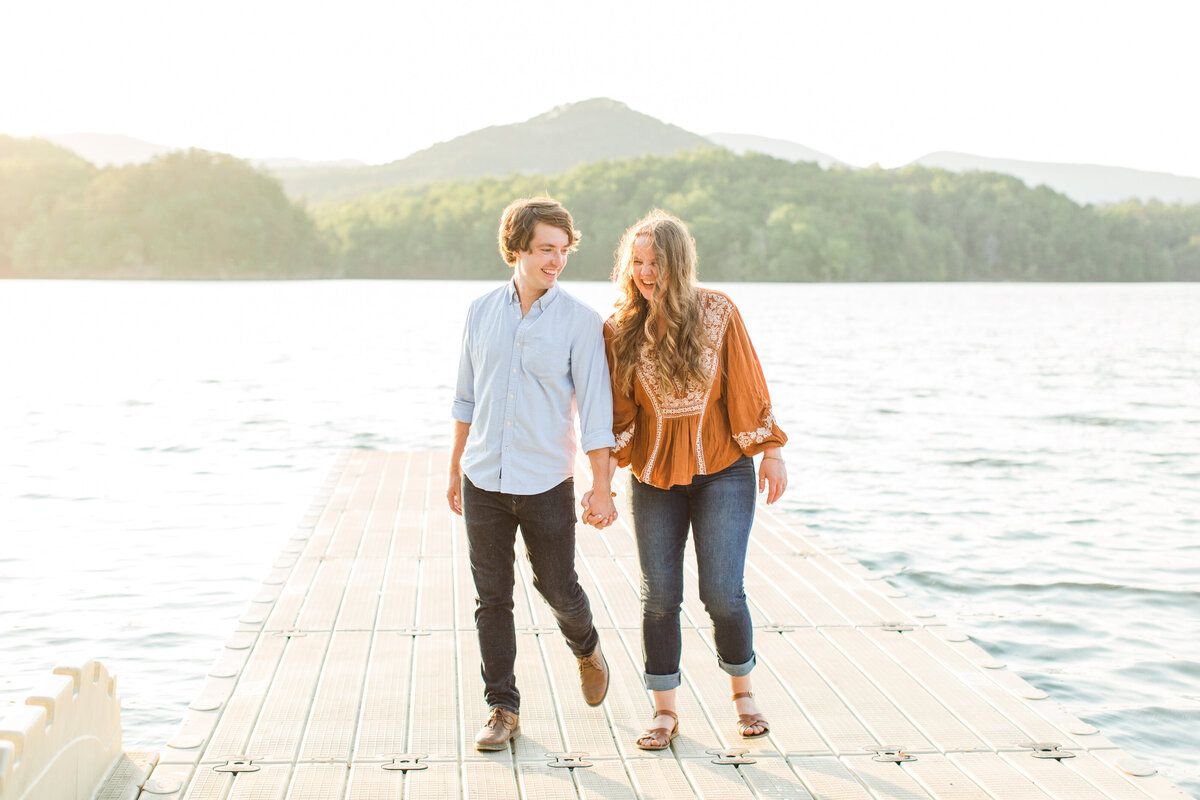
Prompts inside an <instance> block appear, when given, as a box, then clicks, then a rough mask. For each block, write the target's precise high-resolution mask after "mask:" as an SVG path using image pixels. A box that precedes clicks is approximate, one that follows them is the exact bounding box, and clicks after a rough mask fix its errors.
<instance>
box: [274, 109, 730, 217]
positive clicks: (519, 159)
mask: <svg viewBox="0 0 1200 800" xmlns="http://www.w3.org/2000/svg"><path fill="white" fill-rule="evenodd" d="M707 144H709V142H708V140H706V139H704V138H703V137H701V136H698V135H696V134H694V133H689V132H688V131H685V130H684V129H683V128H680V127H678V126H675V125H668V124H666V123H664V122H660V121H659V120H657V119H655V118H654V117H651V116H648V115H646V114H642V113H640V112H638V111H634V110H633V109H631V108H630V107H629V106H627V105H625V104H624V103H618V102H617V101H615V100H609V99H607V98H603V97H601V98H595V99H592V100H584V101H582V102H579V103H569V104H567V105H563V106H558V107H557V108H554V109H551V110H550V111H547V112H546V113H545V114H541V115H539V116H536V117H534V118H533V119H530V120H527V121H525V122H518V123H514V124H511V125H494V126H492V127H488V128H483V129H481V130H477V131H474V132H472V133H468V134H465V135H463V136H459V137H457V138H455V139H451V140H450V141H448V142H440V143H438V144H435V145H433V146H432V147H429V148H426V149H424V150H421V151H419V152H416V153H413V154H412V155H411V156H408V157H407V158H404V159H401V160H399V161H393V162H392V163H390V164H383V165H380V166H373V167H359V168H357V169H344V168H342V169H305V170H295V169H275V170H273V172H274V173H275V175H277V176H278V177H279V178H280V179H281V180H282V181H283V184H284V188H285V189H287V192H288V194H290V195H292V196H303V197H307V198H309V199H310V200H319V199H325V198H331V197H342V198H344V197H351V196H354V195H361V194H366V193H368V192H373V191H378V190H380V189H386V188H388V187H390V186H397V185H401V184H412V183H419V182H422V181H437V180H447V179H452V178H481V177H484V176H487V175H495V176H504V175H509V174H512V173H514V172H524V173H533V174H540V175H554V174H557V173H560V172H565V171H566V170H568V169H570V168H571V167H574V166H576V165H578V164H583V163H586V162H589V161H598V160H600V159H611V158H630V157H635V156H643V155H671V154H673V153H676V152H678V151H680V150H690V149H692V148H694V147H698V146H700V145H707Z"/></svg>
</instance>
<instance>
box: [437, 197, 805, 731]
mask: <svg viewBox="0 0 1200 800" xmlns="http://www.w3.org/2000/svg"><path fill="white" fill-rule="evenodd" d="M578 241H579V232H578V231H576V230H575V226H574V223H573V221H572V219H571V215H570V214H569V213H568V212H567V210H566V209H565V208H563V207H562V206H561V205H560V204H558V203H557V202H555V201H554V200H551V199H549V198H544V197H542V198H533V199H523V200H517V201H514V202H513V203H511V204H510V205H509V206H508V208H506V209H505V210H504V213H503V215H502V217H501V221H500V232H499V247H500V254H501V255H502V256H503V257H504V260H505V261H506V262H508V264H509V265H510V266H511V267H512V269H513V277H512V280H511V281H510V282H508V283H506V284H504V285H503V286H501V287H499V288H497V289H495V290H494V291H492V292H489V293H488V294H486V295H484V296H483V297H480V298H478V299H477V300H475V301H474V302H473V303H472V304H471V307H470V309H469V311H468V312H467V321H466V328H465V331H464V333H463V342H462V353H461V357H460V360H459V367H458V382H457V387H456V390H455V398H454V405H453V411H452V414H453V417H454V441H453V445H452V448H451V454H450V476H449V487H448V488H447V490H446V498H447V501H448V502H449V504H450V508H451V510H453V511H454V512H455V513H457V514H461V515H462V516H463V518H464V521H465V523H466V529H467V542H468V550H469V555H470V561H471V574H472V576H473V578H474V580H475V591H476V607H475V626H476V629H477V630H478V633H479V649H480V654H481V657H482V661H483V665H482V670H481V672H482V675H483V682H484V697H485V699H486V701H487V704H488V706H489V708H490V715H489V717H488V719H487V722H486V723H485V724H484V726H483V728H482V729H481V730H480V731H479V734H478V735H477V736H476V737H475V746H476V747H477V748H479V749H481V750H499V749H503V748H505V747H507V746H508V742H509V740H510V739H511V738H512V737H513V736H516V735H517V734H518V733H519V732H520V722H519V720H520V717H519V712H520V699H521V695H520V692H519V691H518V690H517V685H516V678H515V676H514V674H513V667H514V663H515V659H516V631H515V627H514V623H513V586H514V555H513V553H514V544H515V540H516V531H517V528H518V527H519V528H520V529H521V537H522V539H523V541H524V544H525V552H526V554H527V555H528V557H529V563H530V566H531V568H532V571H533V585H534V587H535V588H536V589H537V590H538V592H539V593H540V594H541V595H542V597H543V598H545V600H546V602H547V603H548V604H549V605H550V608H551V609H552V610H553V613H554V617H555V619H556V620H557V622H558V626H559V629H560V630H561V631H562V633H563V636H564V637H565V638H566V640H567V644H568V645H569V646H570V648H571V651H572V652H573V653H574V654H575V657H576V659H578V662H579V674H580V683H581V687H582V691H583V696H584V699H585V700H586V702H587V703H588V704H589V705H593V706H595V705H599V704H600V703H601V702H602V701H603V700H604V696H605V694H606V692H607V691H608V664H607V662H606V661H605V658H604V654H603V652H602V651H601V647H600V640H599V636H598V634H597V631H596V628H595V626H594V625H593V624H592V613H591V609H590V607H589V604H588V598H587V595H586V594H584V591H583V589H582V588H581V587H580V585H579V580H578V576H577V574H576V572H575V521H576V518H575V491H574V481H573V479H572V475H573V474H574V460H575V419H574V416H575V409H576V408H578V413H579V436H580V441H581V444H582V446H583V449H584V451H586V452H587V455H588V461H589V463H590V466H591V473H592V486H591V489H590V490H589V491H587V492H586V493H585V494H584V496H583V515H582V516H583V521H584V522H585V523H587V524H590V525H593V526H594V527H596V528H599V529H603V528H605V527H608V526H609V525H611V524H612V523H613V522H614V521H615V520H616V518H617V510H616V508H615V506H614V505H613V500H612V498H613V496H614V494H613V493H612V491H611V485H612V478H613V475H614V474H615V472H616V470H617V468H618V467H624V466H629V467H631V469H632V472H633V475H632V480H631V484H632V490H631V491H632V494H631V501H632V508H633V528H634V533H635V535H636V538H637V546H638V560H639V562H640V565H641V572H642V653H643V657H644V660H645V683H646V688H647V689H649V690H650V691H651V693H652V695H653V698H654V718H653V720H652V721H651V723H650V725H649V726H648V728H647V730H646V731H645V732H644V733H643V734H642V735H641V736H639V737H638V739H637V741H636V745H637V746H638V747H639V748H642V749H645V750H662V749H665V748H666V747H668V746H669V745H670V743H671V740H672V739H673V738H674V737H675V736H676V735H677V733H678V731H679V717H678V715H677V714H676V699H675V694H676V690H677V688H678V686H679V684H680V673H679V661H680V650H681V642H682V638H681V634H680V627H679V610H680V603H681V601H682V599H683V554H684V545H685V543H686V541H687V536H688V530H689V527H690V529H691V531H692V534H693V537H694V545H695V550H696V560H697V565H698V568H699V575H700V597H701V600H702V601H703V602H704V606H705V609H706V610H707V612H708V614H709V616H710V617H711V618H712V623H713V638H714V640H715V644H716V651H717V663H718V665H719V666H720V668H721V669H722V670H724V671H725V672H726V673H728V675H729V681H730V687H731V691H732V696H733V702H734V704H735V711H736V713H737V718H738V730H739V732H740V733H741V734H742V735H743V736H746V737H754V736H762V735H764V734H766V732H767V730H768V724H767V721H766V719H765V718H764V717H763V715H762V714H761V713H759V710H758V708H757V706H756V705H755V703H754V698H753V695H752V693H751V691H750V672H751V670H752V669H753V668H754V664H755V657H754V646H753V638H752V637H753V631H752V626H751V622H750V614H749V611H748V609H747V606H746V597H745V593H744V591H743V586H742V579H743V573H744V571H745V562H746V546H747V542H748V540H749V535H750V526H751V523H752V522H753V518H754V503H755V470H754V462H753V461H752V460H751V458H750V457H751V456H754V455H758V454H762V461H761V463H760V466H759V469H758V486H757V489H758V491H760V492H761V491H763V490H764V489H766V490H767V502H768V503H773V502H774V501H775V500H777V499H778V498H779V497H780V495H782V494H783V491H784V489H785V488H786V485H787V472H786V469H785V468H784V463H783V458H782V455H781V448H782V447H783V445H784V444H785V443H786V441H787V436H786V435H785V434H784V433H783V431H782V430H780V429H779V426H778V425H776V423H775V419H774V416H773V415H772V411H771V401H770V397H769V395H768V393H767V387H766V383H765V381H764V379H763V375H762V369H761V367H760V366H759V363H758V358H757V356H756V355H755V353H754V348H753V346H752V345H751V343H750V338H749V336H748V335H747V333H746V329H745V327H744V325H743V323H742V320H741V317H740V315H739V314H738V310H737V308H736V307H735V306H734V305H733V303H732V301H730V299H729V297H727V296H726V295H725V294H723V293H721V292H717V291H713V290H709V289H703V288H701V287H699V286H698V285H697V284H696V250H695V245H694V243H693V241H692V239H691V237H690V235H689V234H688V230H687V228H686V227H685V226H684V224H683V223H682V222H680V221H679V220H678V219H675V218H674V217H672V216H670V215H668V214H665V213H663V212H661V211H655V212H653V213H651V214H650V215H649V216H647V217H646V218H645V219H643V220H641V221H640V222H638V223H637V224H635V225H634V226H633V227H631V228H630V229H629V230H628V231H627V232H626V233H625V236H624V238H623V239H622V241H621V244H620V247H619V248H618V250H617V254H616V266H615V268H614V270H613V280H614V281H615V283H616V285H617V289H618V291H619V295H620V299H619V300H618V302H617V305H616V313H614V314H613V315H612V316H611V317H610V318H609V319H608V320H607V321H605V322H603V323H601V320H600V316H599V315H598V314H597V313H596V312H595V311H594V310H592V309H591V308H590V307H588V306H587V305H586V304H584V303H582V302H581V301H579V300H577V299H575V298H574V297H572V296H571V295H569V294H567V293H566V292H565V291H563V290H562V289H561V288H560V287H559V286H558V278H559V276H560V275H561V273H562V271H563V268H564V267H565V266H566V263H567V256H568V255H569V254H570V253H571V252H573V251H574V250H575V248H576V245H577V244H578Z"/></svg>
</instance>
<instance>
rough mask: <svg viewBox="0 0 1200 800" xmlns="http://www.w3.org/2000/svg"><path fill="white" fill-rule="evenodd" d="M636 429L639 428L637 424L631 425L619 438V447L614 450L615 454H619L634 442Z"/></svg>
mask: <svg viewBox="0 0 1200 800" xmlns="http://www.w3.org/2000/svg"><path fill="white" fill-rule="evenodd" d="M635 428H637V424H636V423H635V424H633V425H630V426H629V427H628V428H626V429H625V432H624V433H622V434H621V435H620V436H618V437H617V446H616V447H614V448H613V449H612V451H613V453H618V452H620V451H621V450H624V449H625V448H626V447H628V446H629V443H630V442H631V441H632V440H633V431H634V429H635Z"/></svg>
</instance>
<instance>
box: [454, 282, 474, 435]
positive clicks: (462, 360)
mask: <svg viewBox="0 0 1200 800" xmlns="http://www.w3.org/2000/svg"><path fill="white" fill-rule="evenodd" d="M474 308H475V306H474V305H472V306H471V309H469V310H468V311H467V321H466V324H464V325H463V335H462V348H461V350H460V352H459V355H458V380H457V381H456V383H455V386H454V403H453V405H452V406H451V407H450V416H452V417H454V419H456V420H458V421H459V422H465V423H466V424H468V425H470V424H471V421H472V420H474V419H475V365H474V364H472V363H471V311H472V310H474Z"/></svg>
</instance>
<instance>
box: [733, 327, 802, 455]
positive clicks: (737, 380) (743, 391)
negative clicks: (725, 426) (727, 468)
mask: <svg viewBox="0 0 1200 800" xmlns="http://www.w3.org/2000/svg"><path fill="white" fill-rule="evenodd" d="M722 350H723V351H724V352H723V353H722V359H723V361H724V363H725V376H724V377H725V406H726V409H727V410H728V413H729V430H730V432H731V433H732V434H733V439H734V441H735V442H737V445H738V447H740V448H741V449H742V452H743V453H745V454H746V455H748V456H754V455H758V454H759V453H761V452H762V451H763V450H766V449H767V448H769V447H783V446H784V445H785V444H786V443H787V434H786V433H784V432H783V429H781V428H780V427H779V425H777V424H776V422H775V415H774V413H772V411H771V395H770V394H769V393H768V392H767V381H766V379H765V378H764V377H763V372H762V366H761V365H760V364H759V363H758V354H757V353H755V352H754V345H753V344H751V343H750V334H749V333H747V332H746V326H745V324H744V323H743V322H742V315H741V314H740V313H739V312H738V310H737V309H736V308H734V309H733V312H732V314H731V316H730V319H729V326H728V328H727V329H726V331H725V342H724V345H723V347H722Z"/></svg>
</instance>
